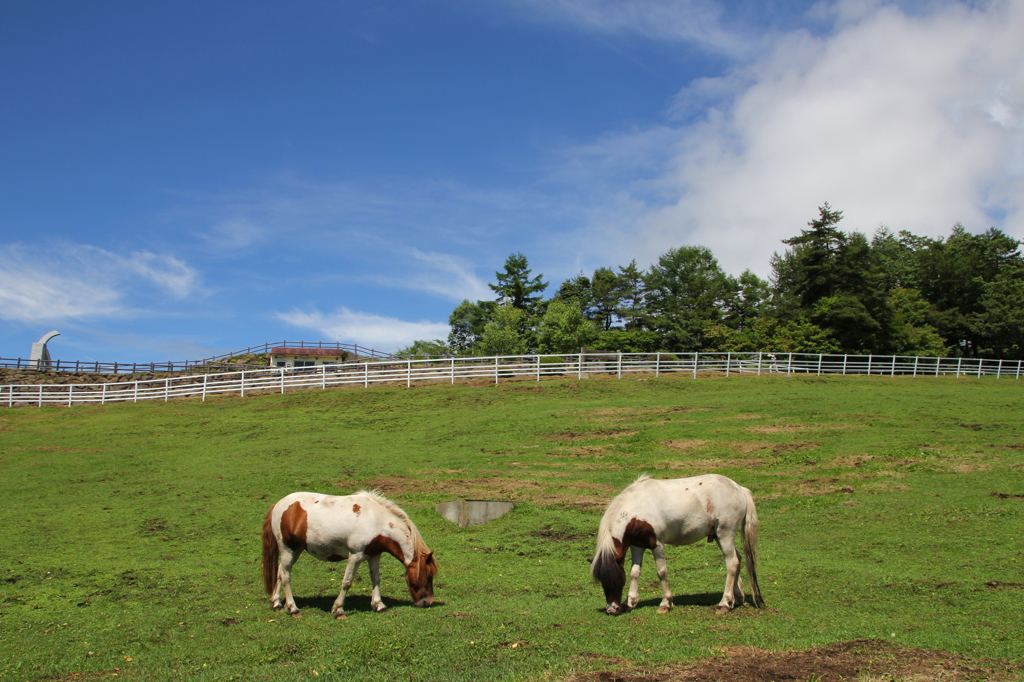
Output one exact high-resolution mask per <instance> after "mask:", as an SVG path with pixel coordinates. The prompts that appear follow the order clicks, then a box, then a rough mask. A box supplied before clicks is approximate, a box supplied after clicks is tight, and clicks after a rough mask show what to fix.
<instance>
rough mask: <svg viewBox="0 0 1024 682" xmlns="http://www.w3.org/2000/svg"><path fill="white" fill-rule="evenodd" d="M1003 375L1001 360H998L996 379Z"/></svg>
mask: <svg viewBox="0 0 1024 682" xmlns="http://www.w3.org/2000/svg"><path fill="white" fill-rule="evenodd" d="M1002 375H1003V361H1002V360H1000V361H999V366H998V367H996V379H998V378H999V377H1001V376H1002Z"/></svg>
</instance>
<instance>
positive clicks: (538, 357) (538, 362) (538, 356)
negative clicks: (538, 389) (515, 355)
mask: <svg viewBox="0 0 1024 682" xmlns="http://www.w3.org/2000/svg"><path fill="white" fill-rule="evenodd" d="M537 381H540V355H539V354H538V355H537Z"/></svg>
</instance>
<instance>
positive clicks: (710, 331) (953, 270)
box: [399, 203, 1024, 359]
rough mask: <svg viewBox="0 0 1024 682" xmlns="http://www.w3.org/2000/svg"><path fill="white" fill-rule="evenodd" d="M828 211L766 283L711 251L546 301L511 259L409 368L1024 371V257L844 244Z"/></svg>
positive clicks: (625, 271) (990, 233)
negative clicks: (840, 358) (705, 359)
mask: <svg viewBox="0 0 1024 682" xmlns="http://www.w3.org/2000/svg"><path fill="white" fill-rule="evenodd" d="M842 218H843V214H842V211H837V210H834V209H833V208H832V207H831V206H829V204H828V203H826V204H825V205H824V206H822V207H820V208H819V215H818V217H817V218H816V219H814V220H812V221H810V222H809V223H808V224H807V226H808V229H805V230H801V232H800V234H799V235H797V236H794V237H791V238H790V239H785V240H783V244H785V245H786V248H785V249H784V251H783V252H782V253H781V254H779V253H775V254H774V255H773V256H772V259H771V274H770V276H769V278H768V280H764V279H761V278H760V277H758V276H757V275H756V274H755V273H753V272H751V271H750V270H747V271H746V272H744V273H743V274H741V275H740V276H739V277H733V276H732V275H729V274H727V273H725V272H724V271H723V270H722V268H721V266H720V265H719V264H718V261H717V260H716V259H715V257H714V255H713V254H712V253H711V251H710V249H708V248H706V247H703V246H680V247H678V248H673V249H669V250H668V251H666V252H665V253H664V254H662V255H661V256H660V257H659V258H658V260H657V262H655V263H653V264H652V265H651V266H650V267H649V268H648V269H646V270H641V269H639V268H638V267H637V264H636V261H635V260H634V261H632V262H630V263H629V264H628V265H625V266H618V267H616V268H614V269H613V268H610V267H600V268H598V269H596V270H595V271H594V272H593V273H592V274H591V275H590V276H587V275H586V274H584V273H582V272H581V273H580V274H578V275H576V276H575V277H573V278H571V279H568V280H566V281H564V282H562V284H561V285H560V286H559V287H558V289H557V291H555V292H554V295H553V296H551V298H549V299H545V298H544V292H545V291H547V289H548V285H549V283H548V282H545V281H544V279H543V275H542V274H538V275H534V274H533V272H532V270H531V269H530V266H529V262H528V261H527V259H526V257H525V256H524V255H523V254H521V253H513V254H512V255H510V256H509V257H508V258H507V259H506V261H505V265H504V268H503V270H501V271H498V272H496V273H495V279H496V283H494V284H489V285H488V286H490V288H491V289H492V290H493V291H494V293H495V298H494V300H490V301H476V302H473V301H469V300H464V301H462V303H460V304H459V305H458V306H456V308H455V310H453V311H452V313H451V315H450V317H449V320H448V321H449V324H450V325H451V333H450V334H449V335H448V339H447V340H441V339H437V340H434V341H416V342H415V343H413V344H412V345H411V346H409V347H408V348H404V349H402V350H401V351H399V353H400V354H403V355H423V354H428V355H448V354H457V355H516V354H526V353H554V354H559V353H575V352H579V349H580V348H581V347H586V348H588V349H594V350H602V351H621V352H631V353H635V352H674V353H680V352H684V353H685V352H695V351H700V352H714V351H733V352H740V351H765V352H776V353H777V352H793V353H849V354H865V355H866V354H869V353H870V354H880V355H922V356H942V357H945V356H953V357H955V356H962V357H973V358H1003V359H1021V358H1024V257H1022V255H1021V252H1020V248H1019V247H1020V244H1021V242H1019V241H1018V240H1016V239H1013V238H1012V237H1010V236H1008V235H1006V234H1004V233H1003V232H1001V231H1000V230H998V229H996V228H990V229H989V230H987V231H986V232H984V233H981V234H971V233H969V232H968V231H967V230H966V229H965V228H964V227H963V226H962V225H960V224H959V223H958V224H956V225H955V226H954V227H953V229H952V232H951V234H950V235H949V236H948V237H946V238H938V239H933V238H930V237H919V236H917V235H914V234H911V233H910V232H907V231H900V232H899V233H898V234H894V233H893V232H892V231H890V230H889V229H887V228H884V227H882V228H880V229H879V230H877V231H876V232H875V234H874V235H873V237H872V238H871V239H870V240H869V239H868V238H867V237H866V236H865V235H864V234H862V233H860V232H843V231H842V230H840V229H839V227H838V225H839V223H840V221H841V220H842Z"/></svg>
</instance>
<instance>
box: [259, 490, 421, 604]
mask: <svg viewBox="0 0 1024 682" xmlns="http://www.w3.org/2000/svg"><path fill="white" fill-rule="evenodd" d="M304 551H305V552H309V553H310V554H312V555H313V556H314V557H316V558H317V559H320V560H321V561H342V560H344V559H348V565H347V566H346V567H345V577H344V578H343V579H342V581H341V592H339V593H338V598H337V599H335V600H334V606H332V607H331V613H333V614H334V616H335V617H336V618H344V617H345V609H344V604H345V592H346V591H347V590H348V589H349V587H351V586H352V579H353V578H354V577H355V574H356V569H357V568H359V564H361V563H362V562H363V561H364V560H366V561H368V562H369V564H370V579H371V580H372V582H373V594H372V596H371V598H370V606H371V607H372V608H373V610H374V611H383V610H385V609H386V608H387V607H386V606H384V602H383V601H381V598H380V555H381V554H382V553H383V552H387V553H388V554H391V555H392V556H394V557H395V558H396V559H398V560H399V561H401V562H402V564H403V565H405V581H406V583H407V584H408V585H409V594H410V595H412V600H413V603H414V604H415V605H416V606H430V605H431V604H433V603H434V575H436V574H437V562H436V561H435V560H434V553H433V552H431V551H430V549H428V548H427V545H426V543H425V542H423V538H422V537H421V536H420V533H419V531H418V530H417V529H416V526H415V524H413V522H412V521H411V520H410V519H409V517H408V516H406V514H405V512H404V511H402V510H401V509H399V508H398V506H397V505H395V504H394V503H393V502H391V501H390V500H388V499H386V498H384V497H383V496H382V495H378V494H376V493H372V492H367V491H365V490H363V491H360V492H358V493H356V494H354V495H346V496H344V497H337V496H334V495H321V494H319V493H309V492H299V493H292V494H291V495H288V496H287V497H285V498H283V499H282V500H281V501H280V502H278V503H277V504H275V505H274V506H273V507H271V508H270V511H269V512H267V518H266V520H264V522H263V586H264V588H266V590H267V594H269V595H271V598H270V601H271V603H272V604H273V607H274V610H275V611H280V610H281V609H282V608H285V607H287V608H288V613H290V614H291V615H293V616H296V617H298V615H299V609H298V607H297V606H295V600H294V599H293V598H292V587H291V570H292V566H293V565H294V564H295V562H296V561H297V560H298V558H299V555H300V554H302V552H304ZM279 560H280V564H279V563H278V561H279ZM282 588H284V599H285V602H284V606H282V605H281V596H280V594H281V589H282Z"/></svg>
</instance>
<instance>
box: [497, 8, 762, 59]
mask: <svg viewBox="0 0 1024 682" xmlns="http://www.w3.org/2000/svg"><path fill="white" fill-rule="evenodd" d="M512 4H513V6H517V7H520V8H523V9H525V10H527V11H528V12H529V16H530V18H533V19H542V20H547V21H551V22H557V23H564V24H569V25H571V26H574V27H578V28H582V29H585V30H589V31H593V32H597V33H604V34H621V33H632V34H637V35H641V36H644V37H647V38H653V39H655V40H665V41H673V42H675V41H679V42H687V43H695V44H697V45H699V46H701V47H702V48H704V49H707V50H711V51H714V52H719V53H725V54H730V55H734V56H737V55H742V54H745V53H747V52H749V50H750V47H751V43H750V42H749V41H748V40H746V39H743V38H741V37H740V36H739V35H738V34H736V33H735V32H733V31H730V30H727V29H726V28H724V27H723V26H722V23H721V18H722V14H723V8H722V5H721V4H720V3H717V2H711V1H709V0H519V1H518V2H514V3H512Z"/></svg>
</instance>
